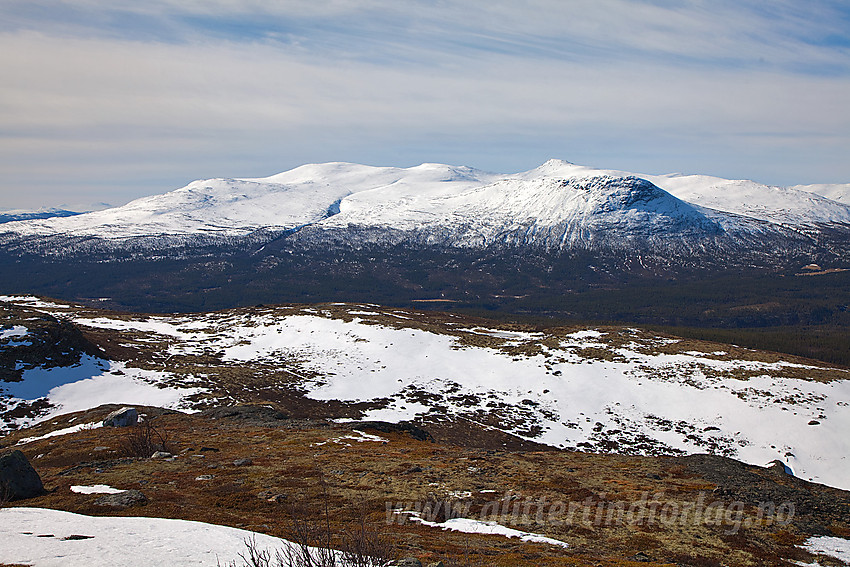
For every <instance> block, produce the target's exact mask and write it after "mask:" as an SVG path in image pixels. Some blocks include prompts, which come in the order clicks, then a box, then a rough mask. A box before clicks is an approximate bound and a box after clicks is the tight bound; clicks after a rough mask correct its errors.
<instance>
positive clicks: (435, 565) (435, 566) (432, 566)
mask: <svg viewBox="0 0 850 567" xmlns="http://www.w3.org/2000/svg"><path fill="white" fill-rule="evenodd" d="M428 567H446V566H445V565H443V562H442V561H437V562H436V563H429V564H428Z"/></svg>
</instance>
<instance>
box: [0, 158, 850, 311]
mask: <svg viewBox="0 0 850 567" xmlns="http://www.w3.org/2000/svg"><path fill="white" fill-rule="evenodd" d="M809 189H811V190H804V189H802V188H800V187H797V188H793V187H784V188H783V187H771V186H767V185H761V184H758V183H755V182H752V181H736V180H725V179H720V178H716V177H709V176H700V175H680V174H670V175H660V176H659V175H641V174H634V173H628V172H621V171H613V170H598V169H592V168H588V167H583V166H578V165H574V164H571V163H569V162H565V161H560V160H550V161H547V162H546V163H544V164H543V165H541V166H539V167H537V168H535V169H532V170H530V171H526V172H522V173H515V174H501V173H489V172H484V171H479V170H476V169H473V168H469V167H462V166H449V165H442V164H422V165H419V166H416V167H411V168H395V167H373V166H366V165H358V164H351V163H325V164H313V165H304V166H301V167H297V168H295V169H292V170H290V171H286V172H283V173H280V174H277V175H273V176H271V177H266V178H255V179H247V178H246V179H209V180H201V181H194V182H192V183H190V184H188V185H187V186H185V187H183V188H180V189H177V190H174V191H171V192H168V193H165V194H162V195H154V196H150V197H144V198H141V199H137V200H135V201H132V202H130V203H128V204H126V205H124V206H121V207H115V208H111V209H105V210H100V211H96V212H90V213H86V214H80V215H75V216H70V217H65V218H60V217H54V218H46V219H32V220H24V221H18V222H7V223H4V224H2V225H0V267H2V268H4V269H3V270H0V290H2V291H4V292H6V293H42V294H46V295H51V296H54V297H61V298H65V299H75V300H77V299H106V300H108V301H109V302H112V303H111V305H112V306H115V307H121V308H129V309H136V310H164V311H172V310H175V309H209V308H225V307H231V306H234V305H250V304H253V303H263V302H268V303H275V302H278V303H279V302H285V301H338V300H357V301H376V302H380V303H384V304H387V303H392V304H403V303H406V302H410V301H419V300H427V299H437V300H445V301H455V302H466V303H469V302H475V303H476V304H477V305H479V307H485V308H488V309H489V307H487V306H486V305H485V303H487V302H490V304H496V305H499V306H501V305H502V303H504V301H505V299H504V298H515V299H521V298H526V297H527V298H529V301H531V300H535V301H536V300H539V301H538V303H540V304H543V303H545V304H546V305H549V306H552V305H553V302H552V301H551V298H552V297H561V298H563V297H566V296H568V295H569V294H572V293H574V292H575V291H576V290H578V291H582V290H587V289H592V288H593V287H594V286H596V287H598V286H609V287H610V286H619V285H622V284H623V283H624V282H635V281H643V282H646V281H652V282H665V281H708V280H709V279H712V278H716V277H741V276H743V277H750V276H754V275H755V276H758V277H763V276H773V275H792V274H795V273H800V272H801V270H802V269H803V268H804V267H806V266H810V267H811V266H814V268H811V270H810V271H812V272H814V273H822V272H823V273H831V272H834V271H837V270H843V269H845V268H847V267H848V266H847V265H846V264H847V262H846V258H847V257H850V205H848V204H847V196H848V194H850V193H848V186H847V185H832V186H812V187H809ZM815 190H816V191H819V192H820V193H823V194H828V195H830V197H832V198H827V197H824V196H821V195H819V194H817V193H815V192H813V191H815ZM833 307H835V306H832V307H830V309H832V308H833ZM500 308H501V307H500ZM522 309H525V310H531V311H536V310H537V308H536V307H533V306H525V307H523V308H522ZM604 316H605V317H606V318H607V317H609V316H610V315H604Z"/></svg>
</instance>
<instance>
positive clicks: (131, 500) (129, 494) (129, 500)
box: [94, 490, 148, 508]
mask: <svg viewBox="0 0 850 567" xmlns="http://www.w3.org/2000/svg"><path fill="white" fill-rule="evenodd" d="M147 503H148V497H147V496H145V495H144V494H142V492H141V491H139V490H125V491H124V492H119V493H118V494H106V495H104V496H101V497H100V498H98V499H97V500H95V501H94V505H95V506H111V507H112V508H129V507H130V506H144V505H145V504H147Z"/></svg>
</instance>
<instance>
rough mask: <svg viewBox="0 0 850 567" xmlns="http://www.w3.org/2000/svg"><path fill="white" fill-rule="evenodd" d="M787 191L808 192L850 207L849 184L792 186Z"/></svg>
mask: <svg viewBox="0 0 850 567" xmlns="http://www.w3.org/2000/svg"><path fill="white" fill-rule="evenodd" d="M789 189H797V190H800V191H808V192H809V193H815V194H817V195H820V196H821V197H826V198H827V199H832V200H833V201H838V202H839V203H843V204H845V205H850V183H834V184H826V183H821V184H815V185H793V186H791V187H789Z"/></svg>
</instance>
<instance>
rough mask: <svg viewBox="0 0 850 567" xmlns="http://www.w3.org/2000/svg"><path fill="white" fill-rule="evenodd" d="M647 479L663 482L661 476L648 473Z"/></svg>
mask: <svg viewBox="0 0 850 567" xmlns="http://www.w3.org/2000/svg"><path fill="white" fill-rule="evenodd" d="M646 478H651V479H652V480H661V475H660V474H656V473H647V475H646Z"/></svg>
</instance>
